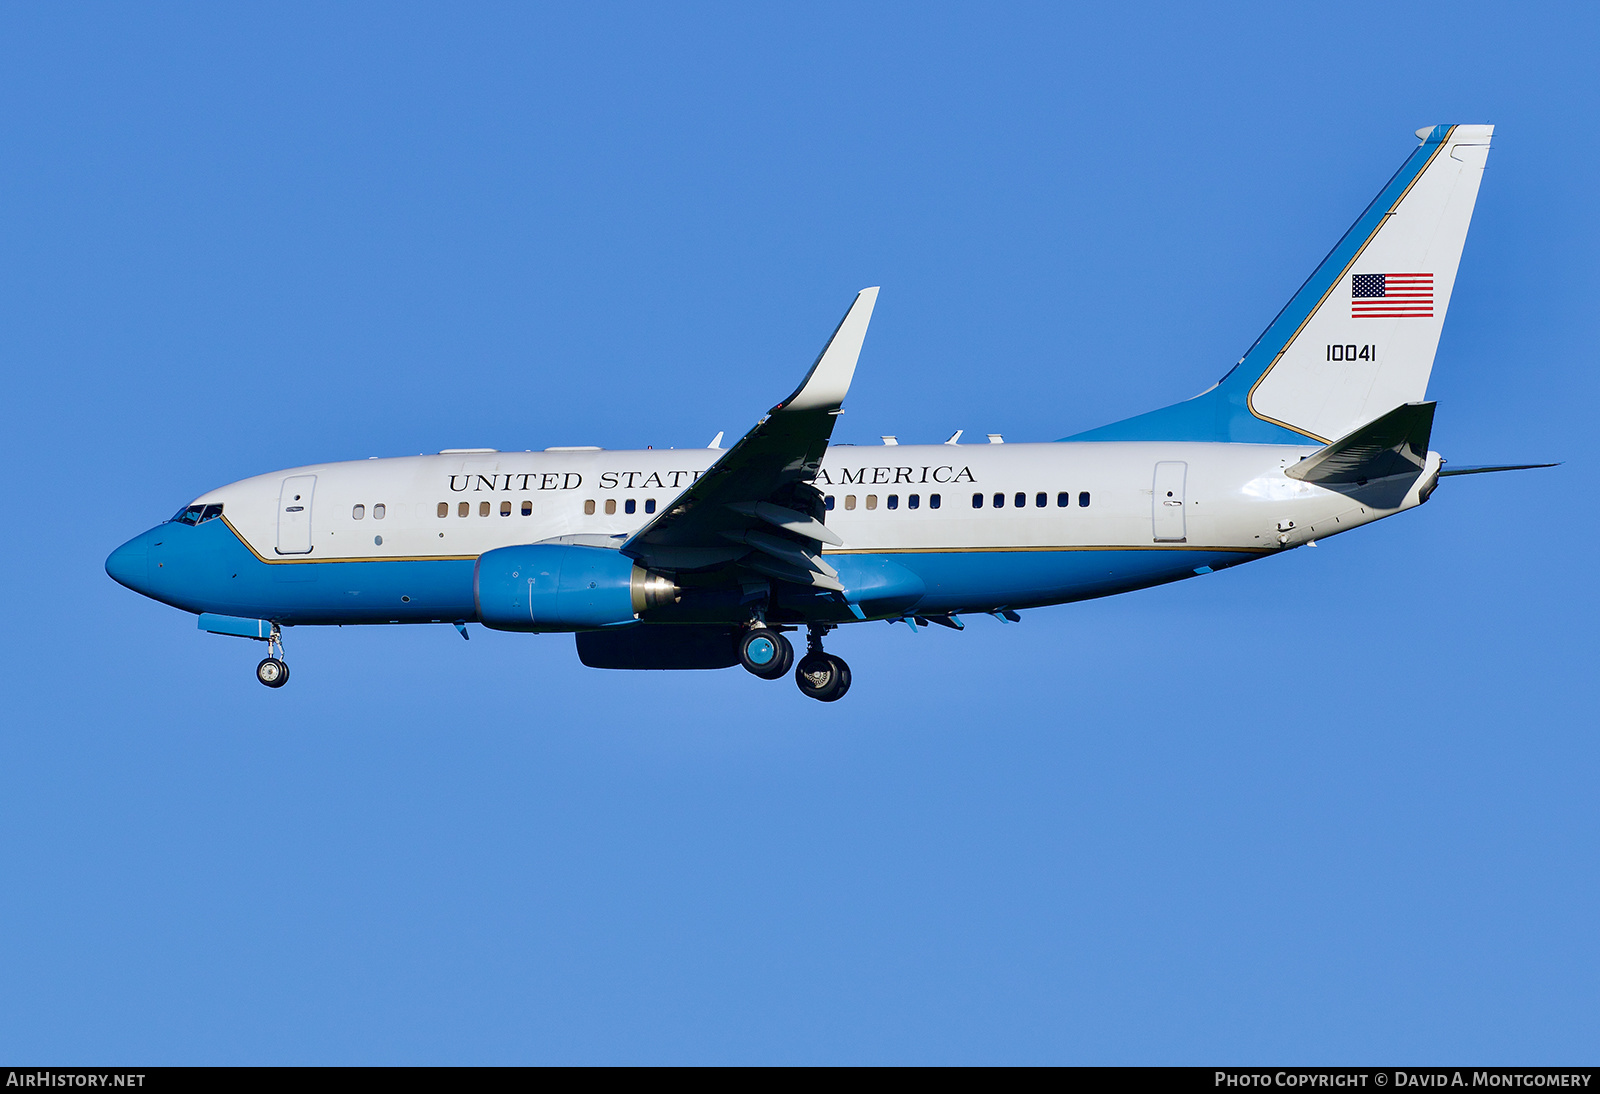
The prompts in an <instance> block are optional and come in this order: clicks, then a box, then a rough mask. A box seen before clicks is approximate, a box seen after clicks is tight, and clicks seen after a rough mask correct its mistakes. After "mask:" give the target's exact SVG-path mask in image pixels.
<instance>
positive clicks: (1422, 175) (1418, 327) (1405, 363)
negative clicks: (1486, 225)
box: [1067, 125, 1494, 443]
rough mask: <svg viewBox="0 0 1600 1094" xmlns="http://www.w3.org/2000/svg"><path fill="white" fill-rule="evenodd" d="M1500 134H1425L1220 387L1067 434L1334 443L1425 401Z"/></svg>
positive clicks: (1477, 128) (1457, 129)
mask: <svg viewBox="0 0 1600 1094" xmlns="http://www.w3.org/2000/svg"><path fill="white" fill-rule="evenodd" d="M1493 133H1494V127H1493V126H1492V125H1439V126H1434V127H1433V128H1432V129H1419V130H1418V131H1417V135H1418V136H1419V137H1421V138H1422V144H1421V145H1420V146H1419V147H1418V148H1417V149H1416V150H1415V151H1414V152H1412V154H1411V155H1410V157H1409V158H1407V160H1406V162H1405V163H1404V164H1403V165H1402V166H1401V168H1400V170H1399V171H1397V172H1396V173H1395V175H1394V177H1393V178H1392V179H1390V180H1389V182H1388V184H1387V185H1386V186H1385V187H1384V188H1383V190H1382V191H1380V192H1379V194H1378V196H1377V197H1376V198H1374V199H1373V201H1372V204H1371V205H1369V206H1368V207H1367V209H1366V211H1365V212H1363V213H1362V214H1361V216H1360V218H1359V219H1357V221H1356V222H1355V224H1354V225H1352V226H1351V228H1350V230H1349V231H1348V232H1346V233H1345V235H1344V238H1343V239H1341V240H1340V241H1339V243H1338V244H1337V245H1336V246H1335V247H1334V249H1333V250H1332V251H1331V252H1330V253H1329V254H1328V257H1327V258H1325V259H1323V260H1322V263H1321V265H1319V266H1318V267H1317V269H1316V271H1315V272H1314V273H1313V274H1312V275H1311V277H1310V278H1308V279H1307V280H1306V283H1305V284H1304V285H1302V286H1301V287H1300V290H1299V292H1297V293H1295V295H1294V297H1293V298H1292V299H1291V300H1290V301H1289V303H1288V304H1287V305H1285V306H1284V308H1283V310H1282V311H1281V312H1279V313H1278V316H1277V318H1276V319H1274V320H1273V321H1272V323H1271V324H1270V325H1269V326H1268V327H1267V329H1266V330H1265V331H1263V332H1262V334H1261V337H1260V338H1258V339H1256V342H1255V344H1254V345H1253V346H1251V347H1250V350H1249V351H1248V352H1247V353H1246V354H1245V355H1244V357H1242V358H1241V359H1240V360H1239V363H1238V364H1237V365H1236V366H1234V368H1233V370H1232V371H1231V372H1229V373H1228V375H1226V376H1224V377H1223V378H1222V380H1221V381H1220V382H1219V383H1218V384H1217V385H1216V386H1214V387H1213V388H1212V389H1211V390H1209V391H1207V392H1205V393H1204V394H1202V395H1199V396H1196V397H1195V398H1193V399H1190V400H1188V401H1187V402H1183V403H1177V404H1175V405H1173V406H1169V407H1165V408H1163V409H1161V410H1156V411H1152V412H1150V413H1149V414H1141V415H1139V416H1138V417H1136V418H1129V419H1127V420H1125V421H1122V422H1117V423H1115V424H1114V425H1109V426H1103V427H1101V428H1100V429H1095V430H1090V431H1089V432H1087V433H1080V434H1078V435H1076V436H1074V437H1070V438H1067V439H1069V440H1197V441H1198V440H1212V441H1255V442H1262V443H1295V442H1300V443H1303V442H1304V441H1305V440H1307V439H1311V440H1316V441H1322V442H1326V441H1327V440H1328V439H1329V438H1332V437H1342V436H1344V435H1346V434H1348V433H1350V432H1351V431H1352V430H1354V429H1356V428H1357V427H1358V426H1361V425H1364V424H1365V423H1367V422H1370V421H1372V420H1373V419H1375V418H1377V417H1379V416H1381V415H1383V414H1386V413H1387V412H1389V411H1390V410H1392V409H1394V408H1395V407H1397V406H1399V405H1400V404H1402V403H1411V402H1418V401H1420V400H1421V399H1422V398H1423V397H1424V395H1425V394H1426V392H1427V387H1428V376H1429V374H1430V373H1431V372H1432V371H1433V357H1434V351H1435V350H1436V349H1437V348H1438V345H1439V334H1440V331H1441V330H1442V329H1443V326H1444V317H1445V311H1446V309H1447V308H1448V307H1449V305H1450V292H1451V290H1452V289H1453V288H1454V286H1455V279H1456V267H1457V266H1458V265H1459V263H1460V261H1461V249H1462V246H1463V244H1465V242H1466V238H1467V227H1468V225H1469V224H1470V223H1471V220H1472V208H1473V205H1474V204H1475V203H1476V201H1477V198H1478V183H1479V182H1480V181H1481V179H1482V177H1483V167H1484V161H1485V160H1486V159H1487V157H1488V154H1489V140H1490V137H1491V136H1492V134H1493Z"/></svg>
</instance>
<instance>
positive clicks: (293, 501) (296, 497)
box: [278, 475, 317, 555]
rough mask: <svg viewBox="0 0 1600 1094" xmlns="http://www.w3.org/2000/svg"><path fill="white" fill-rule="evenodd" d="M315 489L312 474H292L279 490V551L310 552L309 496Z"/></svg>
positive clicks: (290, 552) (292, 553)
mask: <svg viewBox="0 0 1600 1094" xmlns="http://www.w3.org/2000/svg"><path fill="white" fill-rule="evenodd" d="M316 490H317V477H316V476H315V475H292V476H290V477H289V478H287V479H284V480H283V486H282V488H281V489H280V490H279V491H278V553H279V554H280V555H309V554H310V553H311V498H312V495H314V494H315V493H316Z"/></svg>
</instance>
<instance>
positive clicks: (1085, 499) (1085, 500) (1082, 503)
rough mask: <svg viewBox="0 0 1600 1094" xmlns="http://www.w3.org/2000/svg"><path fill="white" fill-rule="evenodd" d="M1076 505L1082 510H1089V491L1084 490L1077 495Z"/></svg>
mask: <svg viewBox="0 0 1600 1094" xmlns="http://www.w3.org/2000/svg"><path fill="white" fill-rule="evenodd" d="M1078 505H1079V507H1080V508H1083V509H1087V508H1089V491H1087V490H1085V491H1084V492H1083V493H1081V494H1079V495H1078Z"/></svg>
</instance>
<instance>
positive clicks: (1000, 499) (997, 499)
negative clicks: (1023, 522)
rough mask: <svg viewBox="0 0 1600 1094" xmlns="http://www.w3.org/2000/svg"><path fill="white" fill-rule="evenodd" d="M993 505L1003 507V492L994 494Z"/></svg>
mask: <svg viewBox="0 0 1600 1094" xmlns="http://www.w3.org/2000/svg"><path fill="white" fill-rule="evenodd" d="M994 507H995V508H996V509H1004V508H1005V507H1006V496H1005V495H1004V494H996V495H995V496H994Z"/></svg>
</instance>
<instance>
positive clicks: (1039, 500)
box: [1033, 490, 1050, 509]
mask: <svg viewBox="0 0 1600 1094" xmlns="http://www.w3.org/2000/svg"><path fill="white" fill-rule="evenodd" d="M1033 504H1034V506H1035V507H1037V508H1039V509H1043V508H1044V507H1045V506H1046V505H1049V504H1050V495H1049V494H1046V493H1045V492H1044V491H1042V490H1041V491H1040V492H1039V493H1037V494H1035V495H1034V496H1033Z"/></svg>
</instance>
